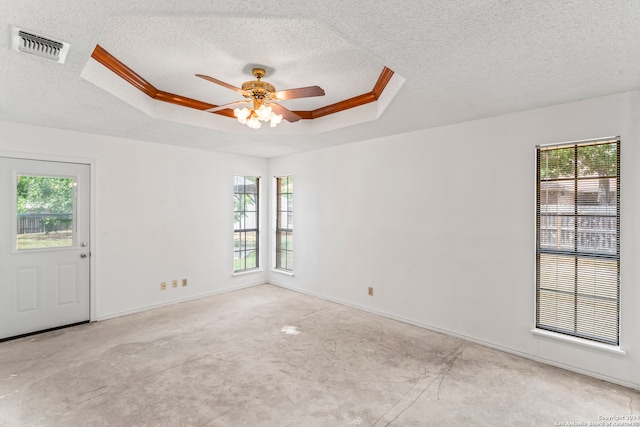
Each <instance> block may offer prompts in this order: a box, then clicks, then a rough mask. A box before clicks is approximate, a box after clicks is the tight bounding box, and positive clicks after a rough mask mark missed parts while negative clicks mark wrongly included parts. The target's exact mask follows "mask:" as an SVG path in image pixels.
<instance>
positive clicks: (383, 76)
mask: <svg viewBox="0 0 640 427" xmlns="http://www.w3.org/2000/svg"><path fill="white" fill-rule="evenodd" d="M391 77H393V70H392V69H391V68H387V67H384V68H383V69H382V72H381V73H380V77H378V81H377V82H376V84H375V86H373V90H372V91H371V93H373V96H374V97H375V98H376V101H377V100H378V98H380V95H382V92H384V88H386V87H387V83H389V80H391Z"/></svg>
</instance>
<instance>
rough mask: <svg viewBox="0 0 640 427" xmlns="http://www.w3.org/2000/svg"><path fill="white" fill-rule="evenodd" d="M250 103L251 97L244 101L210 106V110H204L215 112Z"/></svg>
mask: <svg viewBox="0 0 640 427" xmlns="http://www.w3.org/2000/svg"><path fill="white" fill-rule="evenodd" d="M249 103H251V100H249V99H247V100H244V101H236V102H230V103H228V104H224V105H218V106H217V107H213V108H209V109H208V110H204V111H206V112H207V113H215V112H216V111H220V110H226V109H227V108H235V107H239V106H241V105H245V104H249Z"/></svg>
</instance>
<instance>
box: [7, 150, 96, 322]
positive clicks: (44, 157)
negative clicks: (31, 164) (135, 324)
mask: <svg viewBox="0 0 640 427" xmlns="http://www.w3.org/2000/svg"><path fill="white" fill-rule="evenodd" d="M0 157H8V158H12V159H20V160H36V161H46V162H62V163H77V164H82V165H89V170H90V172H89V173H90V177H91V185H90V187H89V192H90V195H89V253H90V254H91V256H90V257H89V321H90V322H95V321H97V320H98V319H97V310H96V308H97V279H96V277H97V276H96V264H97V256H96V255H97V252H96V250H95V248H96V238H97V233H96V200H97V198H96V189H97V185H96V181H97V173H96V171H97V166H98V161H97V160H96V159H92V158H87V157H74V156H60V155H55V154H44V153H28V152H21V151H7V150H0Z"/></svg>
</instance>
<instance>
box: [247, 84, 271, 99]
mask: <svg viewBox="0 0 640 427" xmlns="http://www.w3.org/2000/svg"><path fill="white" fill-rule="evenodd" d="M242 90H244V91H247V92H251V93H252V94H253V96H254V97H256V98H264V97H265V96H267V94H268V93H273V92H275V91H276V88H275V87H273V85H272V84H271V83H267V82H261V81H260V80H253V81H250V82H244V83H242Z"/></svg>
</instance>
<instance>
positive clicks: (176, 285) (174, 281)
mask: <svg viewBox="0 0 640 427" xmlns="http://www.w3.org/2000/svg"><path fill="white" fill-rule="evenodd" d="M171 286H173V287H174V288H177V287H178V281H177V280H172V281H171Z"/></svg>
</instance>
